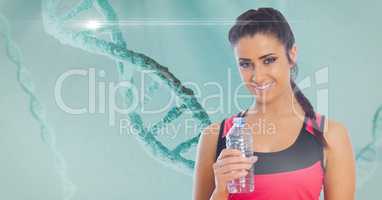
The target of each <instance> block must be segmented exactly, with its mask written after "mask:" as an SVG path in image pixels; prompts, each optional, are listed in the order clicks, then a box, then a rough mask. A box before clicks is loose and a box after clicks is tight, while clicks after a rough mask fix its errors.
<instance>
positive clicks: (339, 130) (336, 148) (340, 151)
mask: <svg viewBox="0 0 382 200" xmlns="http://www.w3.org/2000/svg"><path fill="white" fill-rule="evenodd" d="M327 124H328V126H327V127H328V128H327V129H326V130H327V131H324V136H325V138H326V140H327V142H328V144H329V148H328V149H326V150H325V151H326V152H325V154H326V170H325V179H324V197H325V200H342V199H343V200H353V199H354V198H355V158H354V153H353V149H352V145H351V141H350V137H349V134H348V131H347V129H346V128H345V127H344V126H343V125H341V124H340V123H337V122H334V121H331V120H328V121H327Z"/></svg>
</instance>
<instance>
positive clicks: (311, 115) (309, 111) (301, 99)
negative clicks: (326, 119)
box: [290, 79, 328, 147]
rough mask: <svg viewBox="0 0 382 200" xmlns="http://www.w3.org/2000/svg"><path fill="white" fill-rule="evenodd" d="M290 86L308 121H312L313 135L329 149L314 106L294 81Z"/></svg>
mask: <svg viewBox="0 0 382 200" xmlns="http://www.w3.org/2000/svg"><path fill="white" fill-rule="evenodd" d="M290 84H291V86H292V90H293V93H294V95H295V97H296V99H297V101H298V103H299V104H300V106H301V107H302V109H303V110H304V112H305V116H306V117H307V118H308V120H309V119H310V120H312V125H313V133H314V134H315V135H316V136H317V138H318V141H319V142H320V144H321V145H323V146H324V147H327V146H328V143H327V141H326V140H325V138H324V133H323V131H321V129H320V128H319V125H318V123H317V120H316V113H315V112H314V108H313V106H312V104H311V103H310V101H309V99H308V98H306V97H305V95H304V94H303V93H302V92H301V90H300V89H299V88H298V86H297V85H296V83H295V82H294V80H293V79H291V80H290ZM304 123H306V122H304Z"/></svg>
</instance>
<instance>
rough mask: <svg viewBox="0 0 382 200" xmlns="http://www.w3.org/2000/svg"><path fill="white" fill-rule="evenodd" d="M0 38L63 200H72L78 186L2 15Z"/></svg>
mask: <svg viewBox="0 0 382 200" xmlns="http://www.w3.org/2000/svg"><path fill="white" fill-rule="evenodd" d="M0 38H4V40H5V43H4V44H5V50H6V54H7V57H8V58H9V60H10V61H11V62H12V63H13V64H14V65H15V66H16V72H17V82H18V83H19V84H20V86H21V89H22V90H23V91H24V92H25V93H26V94H27V96H28V98H29V102H28V106H29V110H30V112H31V114H32V117H33V118H34V119H35V120H36V121H37V123H38V124H39V125H40V130H41V132H40V137H41V140H42V141H43V142H44V143H45V144H47V145H48V147H49V149H50V151H51V153H52V155H53V159H54V166H55V169H56V171H57V173H58V176H59V177H60V180H61V186H62V192H63V199H64V200H70V199H72V197H73V195H74V194H75V192H76V186H75V185H74V183H73V182H72V181H71V180H70V179H69V176H68V174H67V170H66V168H67V164H66V161H65V159H64V156H63V155H62V153H61V152H60V151H59V150H58V148H57V145H56V133H55V131H54V129H53V127H52V126H50V124H49V122H48V120H47V117H46V111H45V107H44V106H43V105H42V103H41V101H40V100H39V99H38V98H37V95H36V90H35V86H34V84H33V81H32V79H31V75H30V73H29V70H28V68H27V67H26V66H25V64H24V63H23V62H22V57H21V52H20V49H19V48H18V46H17V44H16V43H15V42H14V41H13V39H12V37H11V32H10V29H9V24H8V20H7V19H6V18H5V17H4V16H3V15H2V14H1V13H0Z"/></svg>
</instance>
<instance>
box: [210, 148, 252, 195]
mask: <svg viewBox="0 0 382 200" xmlns="http://www.w3.org/2000/svg"><path fill="white" fill-rule="evenodd" d="M256 161H257V156H252V157H249V158H247V157H243V156H242V153H241V152H240V151H239V150H237V149H227V148H225V149H223V150H222V151H221V152H220V154H219V156H218V158H217V160H216V162H215V163H214V164H213V165H212V167H213V170H214V175H215V192H216V193H218V194H221V195H228V189H227V185H226V184H227V182H228V181H230V180H234V179H237V178H240V177H243V176H246V175H247V174H248V170H249V169H250V168H251V167H252V165H253V164H254V163H255V162H256Z"/></svg>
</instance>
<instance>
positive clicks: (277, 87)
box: [234, 34, 296, 103]
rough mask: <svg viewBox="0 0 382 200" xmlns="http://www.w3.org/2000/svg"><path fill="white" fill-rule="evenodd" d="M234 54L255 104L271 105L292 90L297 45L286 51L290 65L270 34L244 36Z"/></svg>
mask: <svg viewBox="0 0 382 200" xmlns="http://www.w3.org/2000/svg"><path fill="white" fill-rule="evenodd" d="M234 52H235V57H236V62H237V66H238V67H239V72H240V75H241V78H242V80H243V83H244V84H245V86H246V87H247V89H248V90H249V91H250V93H251V94H254V95H255V96H256V101H257V102H262V103H266V102H270V101H271V100H272V99H275V98H276V97H278V96H281V95H284V94H286V92H288V91H290V90H291V85H290V68H291V67H293V63H295V61H296V46H293V48H292V49H291V50H290V52H289V55H290V57H291V59H292V61H293V63H289V62H288V58H287V56H286V52H285V49H284V46H283V44H282V43H280V42H279V41H278V39H277V38H276V37H273V36H271V35H264V34H255V35H254V36H252V37H250V36H247V37H243V38H241V39H240V40H239V41H238V42H237V44H236V45H235V47H234Z"/></svg>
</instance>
